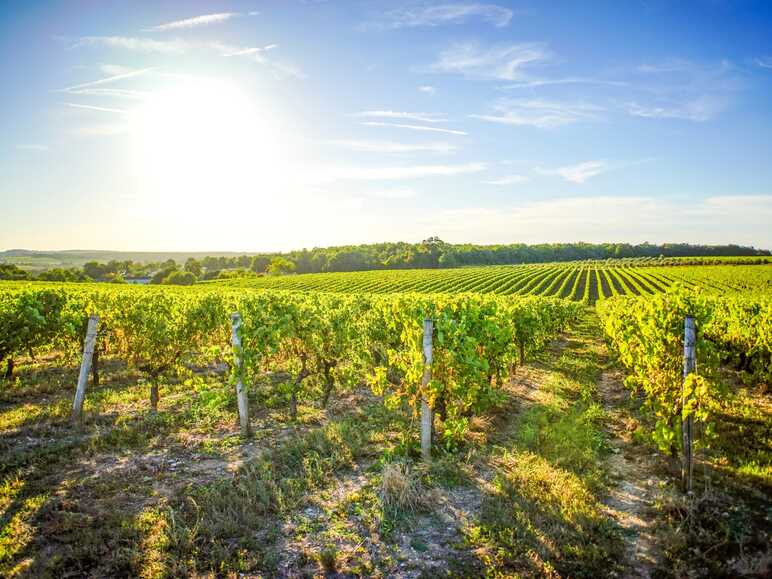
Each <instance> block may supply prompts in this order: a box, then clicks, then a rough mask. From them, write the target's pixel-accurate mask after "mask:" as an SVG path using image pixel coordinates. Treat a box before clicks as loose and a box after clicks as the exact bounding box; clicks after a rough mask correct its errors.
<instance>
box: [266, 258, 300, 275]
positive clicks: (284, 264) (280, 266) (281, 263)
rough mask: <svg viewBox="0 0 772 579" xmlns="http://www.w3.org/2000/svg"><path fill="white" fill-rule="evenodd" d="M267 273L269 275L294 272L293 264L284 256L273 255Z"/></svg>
mask: <svg viewBox="0 0 772 579" xmlns="http://www.w3.org/2000/svg"><path fill="white" fill-rule="evenodd" d="M266 272H267V273H269V274H271V275H286V274H288V273H294V272H295V264H294V263H293V262H291V261H290V260H289V259H287V258H284V257H274V258H273V259H272V260H271V263H270V264H269V265H268V269H267V270H266Z"/></svg>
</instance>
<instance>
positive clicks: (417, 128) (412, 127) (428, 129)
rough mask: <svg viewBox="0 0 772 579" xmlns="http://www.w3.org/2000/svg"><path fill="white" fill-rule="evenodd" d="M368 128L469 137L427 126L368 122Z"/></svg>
mask: <svg viewBox="0 0 772 579" xmlns="http://www.w3.org/2000/svg"><path fill="white" fill-rule="evenodd" d="M362 124H363V125H365V126H368V127H394V128H397V129H409V130H411V131H426V132H430V133H443V134H446V135H462V136H464V135H468V134H469V133H467V132H466V131H458V130H456V129H443V128H440V127H427V126H426V125H410V124H405V123H383V122H380V121H366V122H364V123H362Z"/></svg>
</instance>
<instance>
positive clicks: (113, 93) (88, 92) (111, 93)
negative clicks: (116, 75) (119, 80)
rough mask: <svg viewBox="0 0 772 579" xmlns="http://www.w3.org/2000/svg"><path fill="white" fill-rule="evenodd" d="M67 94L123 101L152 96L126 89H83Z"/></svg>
mask: <svg viewBox="0 0 772 579" xmlns="http://www.w3.org/2000/svg"><path fill="white" fill-rule="evenodd" d="M66 92H67V94H71V95H81V96H103V97H114V98H123V99H131V100H137V99H144V98H147V97H148V96H150V93H149V92H145V91H141V90H132V89H124V88H82V89H77V90H68V91H66Z"/></svg>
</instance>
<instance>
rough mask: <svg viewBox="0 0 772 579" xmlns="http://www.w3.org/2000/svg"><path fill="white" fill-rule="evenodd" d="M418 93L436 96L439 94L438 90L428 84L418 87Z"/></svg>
mask: <svg viewBox="0 0 772 579" xmlns="http://www.w3.org/2000/svg"><path fill="white" fill-rule="evenodd" d="M418 92H422V93H424V94H431V95H433V94H435V93H436V92H437V89H436V88H435V87H433V86H430V85H428V84H425V85H422V86H419V87H418Z"/></svg>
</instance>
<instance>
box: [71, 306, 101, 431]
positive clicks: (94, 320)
mask: <svg viewBox="0 0 772 579" xmlns="http://www.w3.org/2000/svg"><path fill="white" fill-rule="evenodd" d="M98 323H99V316H96V315H91V316H89V318H88V326H87V327H86V339H85V340H84V341H83V359H82V360H81V362H80V374H79V375H78V385H77V387H76V388H75V399H74V400H73V401H72V424H73V426H78V425H79V424H80V423H81V421H82V419H83V402H84V401H85V399H86V384H87V383H88V373H89V371H90V370H91V359H92V357H93V355H94V344H95V343H96V335H97V324H98Z"/></svg>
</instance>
